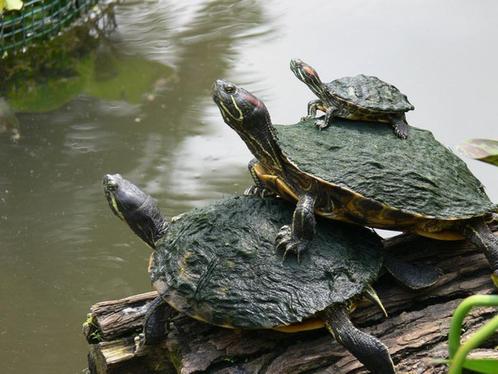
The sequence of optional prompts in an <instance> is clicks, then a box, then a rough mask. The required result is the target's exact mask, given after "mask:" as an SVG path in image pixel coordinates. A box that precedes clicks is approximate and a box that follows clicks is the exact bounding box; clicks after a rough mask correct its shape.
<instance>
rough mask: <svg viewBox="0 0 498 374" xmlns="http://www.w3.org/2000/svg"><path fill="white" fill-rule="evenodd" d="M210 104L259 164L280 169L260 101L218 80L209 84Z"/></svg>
mask: <svg viewBox="0 0 498 374" xmlns="http://www.w3.org/2000/svg"><path fill="white" fill-rule="evenodd" d="M213 100H214V102H215V103H216V105H218V108H219V109H220V112H221V115H222V117H223V119H224V120H225V123H226V124H227V125H228V126H230V127H231V128H232V129H234V130H235V131H236V132H237V133H238V134H239V136H240V137H241V138H242V140H243V141H244V142H245V143H246V145H247V147H248V148H249V150H250V151H251V152H252V154H253V155H254V156H255V157H256V158H257V159H258V160H259V161H261V162H263V163H265V164H266V165H267V166H271V165H274V166H277V167H279V166H281V150H280V147H279V146H278V144H277V140H276V135H275V133H274V129H273V126H272V124H271V119H270V114H269V113H268V109H266V106H265V104H264V103H263V102H262V101H261V100H260V99H258V98H257V97H256V96H254V95H253V94H252V93H250V92H248V91H246V90H244V89H243V88H241V87H238V86H236V85H235V84H233V83H230V82H227V81H224V80H221V79H218V80H217V81H216V82H214V84H213ZM275 164H277V165H275Z"/></svg>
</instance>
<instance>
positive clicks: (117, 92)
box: [0, 0, 270, 373]
mask: <svg viewBox="0 0 498 374" xmlns="http://www.w3.org/2000/svg"><path fill="white" fill-rule="evenodd" d="M170 3H171V2H166V1H158V2H153V3H149V2H147V4H146V5H144V4H141V5H140V4H128V5H123V6H122V7H117V8H116V20H117V23H118V29H117V31H116V32H115V33H114V34H112V35H111V36H110V38H109V40H107V41H101V43H100V45H99V46H98V48H97V49H96V51H93V52H92V53H91V54H90V55H88V56H85V57H83V58H82V59H81V60H80V61H79V62H78V67H77V71H78V72H79V73H80V74H79V75H78V76H76V77H72V78H71V82H69V83H68V81H66V82H62V85H63V86H64V87H66V88H67V87H68V86H70V89H71V92H70V93H69V95H70V98H69V101H68V102H67V100H66V98H63V99H61V102H64V101H66V103H65V104H63V105H62V106H61V107H59V108H57V109H53V108H52V107H51V106H50V105H49V106H45V109H49V111H45V112H43V111H42V112H33V110H31V111H30V112H23V113H19V112H18V113H17V118H18V119H19V122H20V131H21V134H22V137H21V139H20V140H19V142H18V143H17V144H13V143H12V142H11V141H9V139H8V138H7V137H5V136H2V137H0V142H1V146H0V159H1V160H3V161H2V164H1V165H0V237H1V238H2V239H0V240H1V247H2V250H1V252H0V263H2V271H1V272H0V291H1V294H2V299H3V300H9V302H8V303H6V304H5V303H3V304H4V305H3V306H2V313H1V314H0V325H1V326H2V328H1V331H0V334H1V336H2V337H1V339H2V341H8V342H9V344H8V346H7V347H5V346H4V348H3V349H2V352H1V353H0V360H1V361H2V362H3V363H4V366H3V367H4V369H7V372H9V373H26V372H52V373H55V372H61V373H62V372H64V373H67V372H78V371H79V370H81V369H82V368H83V367H84V366H85V361H84V360H85V353H84V352H85V345H84V342H83V339H82V337H81V335H80V332H79V329H80V326H81V323H82V319H83V318H84V315H85V313H86V311H87V310H88V307H89V305H90V304H92V303H93V302H95V301H97V300H101V299H103V298H107V297H116V296H120V295H121V296H124V295H126V294H129V293H132V292H138V291H141V290H147V289H148V288H149V287H150V285H149V282H148V281H147V277H146V273H145V268H146V257H147V256H148V253H147V251H146V250H145V247H144V246H143V244H142V243H139V242H138V240H137V239H134V238H133V237H132V236H131V235H130V234H129V233H128V232H127V230H126V227H125V225H121V224H120V223H119V222H117V221H116V220H115V218H114V217H112V215H111V214H110V213H109V211H108V207H107V206H106V203H105V201H104V198H103V194H102V188H101V183H100V180H101V178H102V176H103V174H105V173H107V172H120V173H122V174H124V175H126V176H127V177H128V178H130V179H132V180H134V181H135V182H137V183H138V184H140V185H141V186H143V187H145V189H146V190H148V192H151V193H154V195H155V196H156V197H158V199H159V200H160V201H161V205H162V206H164V207H167V208H168V209H167V210H166V211H167V213H168V214H170V215H172V214H177V213H180V212H181V211H184V210H186V209H188V208H189V207H191V206H192V203H191V201H194V204H195V202H198V203H199V202H203V201H206V200H209V199H211V198H212V197H215V196H221V195H222V194H223V193H232V192H233V191H234V187H233V186H234V180H235V181H238V180H242V181H247V182H248V180H249V178H248V177H247V175H246V173H245V171H236V172H235V174H234V173H233V172H232V173H231V174H230V178H227V179H226V181H224V182H222V183H220V182H219V181H218V180H219V178H215V179H216V180H217V181H215V182H214V184H215V185H216V186H215V187H210V188H209V187H207V189H208V190H209V189H211V190H212V191H211V192H210V194H207V195H203V194H202V191H201V193H200V194H199V193H198V192H195V191H194V192H193V191H189V190H188V189H182V190H177V185H178V183H177V182H176V181H175V180H176V179H177V178H179V177H180V176H178V175H177V174H176V173H175V172H174V171H175V170H178V169H181V167H182V166H181V165H182V162H181V160H178V159H177V158H176V157H175V154H176V153H177V152H178V148H179V147H181V146H182V142H183V141H184V140H185V138H188V137H192V136H195V135H199V134H206V133H207V132H209V131H210V130H209V128H208V127H207V126H206V125H205V121H204V120H203V116H204V115H205V111H206V106H208V105H209V106H210V105H211V100H210V87H211V84H212V82H213V81H214V80H215V79H216V78H218V77H220V76H224V75H225V74H227V71H228V70H229V69H230V67H231V65H232V63H233V61H234V58H235V56H236V54H237V52H236V51H235V50H234V47H235V46H236V45H237V44H238V43H239V42H240V41H241V40H242V39H243V38H244V37H247V36H248V35H251V29H253V28H254V25H259V24H266V23H268V20H266V19H265V16H264V12H263V10H262V9H261V8H260V6H259V3H258V2H255V1H248V2H233V1H226V0H219V1H206V2H198V4H196V5H195V6H194V9H191V7H186V6H185V7H178V6H177V7H176V8H175V6H173V5H171V4H170ZM175 12H178V13H175ZM132 19H134V21H137V22H131V21H132ZM151 19H152V21H151ZM126 20H128V21H129V23H126V22H125V21H126ZM140 28H142V29H141V30H140ZM257 30H258V32H261V30H259V29H257ZM269 30H270V29H269V28H268V32H270V31H269ZM253 37H257V35H254V36H253ZM104 43H105V44H104ZM135 47H136V48H135ZM113 62H114V63H113ZM104 64H105V65H104ZM158 65H159V67H160V68H159V69H157V67H158ZM100 67H101V68H102V69H100ZM161 67H162V68H161ZM95 69H97V70H95ZM154 69H155V70H154ZM145 70H147V71H146V72H145ZM151 70H153V73H151ZM140 73H143V74H142V75H141V74H140ZM116 76H117V77H118V78H119V79H117V78H116ZM123 80H125V82H124V83H125V84H124V85H122V86H119V85H118V84H119V82H122V81H123ZM131 80H133V82H131V84H130V82H129V81H131ZM147 80H151V81H150V82H148V81H147ZM144 81H147V82H146V83H147V84H145V85H144V84H143V82H144ZM59 83H60V82H59ZM70 83H72V86H71V84H70ZM141 84H142V85H141ZM140 85H141V86H140ZM137 87H138V88H137ZM130 89H133V90H134V91H133V92H132V93H131V94H130ZM47 92H48V95H49V94H50V91H43V90H41V91H40V93H39V95H38V96H36V95H35V96H34V97H35V99H33V102H32V103H29V104H30V105H31V108H33V107H36V104H38V108H42V107H43V106H42V105H41V104H40V102H41V100H42V99H46V96H47ZM50 98H51V97H50ZM16 100H17V101H16ZM37 100H38V102H37ZM13 101H14V102H15V103H16V105H17V106H18V107H22V106H23V105H24V107H25V108H29V107H30V106H29V105H28V104H27V101H26V100H25V101H24V102H23V101H22V97H21V98H19V97H16V98H14V100H13ZM42 109H43V108H42ZM194 168H196V169H198V170H199V171H203V165H201V164H198V165H195V167H194ZM247 182H242V186H241V187H240V188H239V189H240V190H242V189H243V187H244V186H245V183H247ZM206 183H207V185H209V184H210V183H209V181H207V182H206ZM202 184H204V181H203V182H202ZM224 191H225V192H224ZM120 238H121V239H120ZM116 247H117V248H116ZM28 352H29V353H28ZM28 356H31V357H33V359H27V357H28ZM35 357H36V358H35ZM5 365H6V366H5Z"/></svg>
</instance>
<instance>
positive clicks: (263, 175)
mask: <svg viewBox="0 0 498 374" xmlns="http://www.w3.org/2000/svg"><path fill="white" fill-rule="evenodd" d="M286 161H287V162H288V163H289V164H290V165H292V166H293V167H294V168H296V170H298V171H299V172H300V173H302V174H304V175H306V176H307V177H309V178H312V179H314V180H316V181H318V182H319V183H320V184H322V185H325V186H328V187H329V188H337V189H341V190H344V191H347V192H349V193H350V194H351V195H352V201H353V200H357V199H364V200H372V201H375V202H376V203H378V204H380V205H381V206H382V211H383V212H389V211H398V212H404V213H406V214H409V215H411V216H412V217H413V221H412V222H406V220H405V221H403V222H402V223H403V225H396V223H394V224H393V223H392V222H393V221H391V223H390V222H387V223H386V220H385V219H384V218H385V216H386V215H385V214H382V217H383V218H382V219H381V220H380V221H378V220H374V217H370V218H369V220H370V222H372V223H373V224H374V225H376V226H379V228H386V229H389V228H390V227H392V228H393V229H396V227H400V226H405V224H404V223H406V226H407V227H403V231H411V232H416V233H417V234H419V235H422V236H427V237H430V238H441V239H440V240H459V239H461V238H462V237H461V236H460V235H458V234H457V233H449V230H444V232H441V234H438V233H436V232H429V230H427V229H423V228H420V227H417V223H422V222H424V221H425V222H427V221H431V220H441V221H461V220H464V219H467V218H472V217H471V216H469V217H445V218H444V219H438V218H437V217H435V216H432V215H423V214H421V213H416V212H412V211H403V210H401V209H398V208H394V207H392V206H389V205H387V204H384V203H382V202H379V201H376V200H373V199H369V198H367V197H365V196H364V195H362V194H360V193H358V192H355V191H353V190H352V189H350V188H348V187H346V186H339V185H336V184H334V183H332V182H329V181H326V180H324V179H322V178H320V177H318V176H316V175H312V174H309V173H307V172H305V171H303V170H301V169H300V168H299V167H298V166H297V165H296V164H295V163H294V162H292V161H291V160H290V159H288V158H287V160H286ZM253 170H254V172H255V173H256V175H257V177H258V178H259V179H260V180H261V181H262V182H263V183H265V184H269V185H270V186H272V185H273V186H274V188H275V189H276V191H277V193H278V194H280V195H281V196H282V197H285V198H287V199H289V198H290V199H292V200H294V201H297V200H298V197H297V194H296V193H295V192H294V191H293V190H292V189H291V187H290V186H289V185H288V184H287V183H286V182H285V180H284V179H283V178H282V177H279V176H276V175H272V174H268V173H267V171H266V170H265V168H264V166H263V165H261V163H260V162H258V163H257V164H256V165H254V167H253ZM346 208H348V209H349V208H351V207H346ZM351 209H352V211H353V212H358V210H357V209H356V208H351ZM341 210H342V209H336V210H335V211H334V212H332V213H325V214H324V212H323V211H321V210H319V209H315V212H316V214H318V215H320V216H324V217H327V218H333V219H337V220H340V221H344V222H349V223H355V222H354V221H352V220H351V219H349V218H348V217H347V216H345V215H344V214H343V213H342V212H341ZM358 213H360V212H358ZM361 216H362V217H364V214H361ZM366 218H368V216H367V217H366ZM429 224H430V222H429ZM367 225H368V223H367ZM410 226H412V228H410ZM413 226H415V227H413Z"/></svg>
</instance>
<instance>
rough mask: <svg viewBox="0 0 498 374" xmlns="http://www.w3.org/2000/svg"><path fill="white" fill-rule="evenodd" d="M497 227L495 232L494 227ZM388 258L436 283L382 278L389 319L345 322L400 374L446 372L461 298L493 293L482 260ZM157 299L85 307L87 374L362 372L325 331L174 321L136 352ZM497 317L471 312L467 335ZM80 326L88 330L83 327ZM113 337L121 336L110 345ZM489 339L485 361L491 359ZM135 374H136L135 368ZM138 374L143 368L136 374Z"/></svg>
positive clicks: (420, 247)
mask: <svg viewBox="0 0 498 374" xmlns="http://www.w3.org/2000/svg"><path fill="white" fill-rule="evenodd" d="M494 229H495V230H496V227H495V228H494ZM385 246H386V249H387V250H388V251H393V253H395V254H396V255H397V256H399V257H401V258H404V259H409V260H411V261H415V262H421V263H426V264H433V265H437V266H438V267H439V268H440V269H441V273H442V276H441V278H440V280H439V281H438V282H437V284H436V285H434V286H433V287H431V288H430V289H429V290H425V291H418V292H413V291H409V290H406V289H405V288H403V287H401V286H399V285H398V284H396V283H395V282H394V281H393V280H392V278H390V277H389V276H388V275H385V276H383V277H382V278H381V279H380V280H379V281H378V282H377V283H376V284H375V288H376V290H377V292H378V294H379V296H380V297H381V299H382V301H383V303H384V305H385V307H386V309H387V311H388V313H389V315H390V317H389V318H387V319H386V318H384V317H383V315H382V313H381V312H380V311H379V310H378V308H376V307H375V306H373V305H367V304H365V305H361V306H360V307H359V308H358V309H357V310H356V311H355V312H354V313H353V315H352V319H353V321H354V322H355V324H356V325H358V326H359V327H361V328H362V329H363V330H364V331H367V332H369V333H371V334H373V335H375V336H377V337H379V338H380V339H381V340H382V341H383V342H384V343H385V344H386V345H387V346H388V348H389V351H390V352H391V355H392V357H393V360H394V362H395V364H396V368H397V370H398V372H399V373H409V374H415V373H417V374H428V373H445V372H446V371H447V368H446V367H445V366H444V365H441V364H434V362H433V360H434V359H437V358H440V359H441V358H443V359H444V358H446V357H447V339H448V337H447V334H448V327H449V321H450V319H451V315H452V313H453V310H454V309H455V307H456V306H457V305H458V304H459V303H460V302H461V300H462V299H463V298H465V297H467V296H470V295H472V294H475V293H481V294H489V293H492V292H494V288H493V286H492V283H491V281H490V278H489V273H490V271H489V267H488V264H487V262H486V260H485V258H484V256H483V255H482V254H481V253H479V252H477V251H476V250H475V249H474V248H473V247H472V245H471V244H469V243H466V242H463V241H462V242H442V241H435V240H430V239H426V238H421V237H415V238H414V237H413V236H407V235H403V236H400V237H396V238H393V239H390V240H387V241H386V243H385ZM155 296H156V293H155V292H149V293H146V294H141V295H136V296H132V297H129V298H126V299H122V300H116V301H106V302H102V303H98V304H95V305H94V306H93V307H92V308H91V319H90V321H91V323H90V325H91V326H87V328H86V329H84V333H85V336H86V337H87V340H88V341H89V342H93V343H95V338H99V339H101V340H103V341H102V342H100V343H96V344H92V345H91V348H90V353H89V369H90V372H91V373H98V374H104V373H105V374H107V373H130V374H132V373H137V374H141V373H145V372H146V373H176V372H179V373H182V374H188V373H198V372H206V371H208V372H211V373H224V374H228V373H266V374H270V373H303V372H306V373H364V372H365V370H364V369H363V368H362V365H361V364H360V363H359V362H358V361H357V360H356V359H355V358H354V357H353V356H352V355H351V354H349V352H347V351H345V350H344V348H342V347H341V346H340V345H338V344H337V343H336V342H335V341H334V340H333V338H332V337H331V336H330V335H329V334H328V333H327V332H326V331H325V330H317V331H311V332H306V333H298V334H285V333H279V332H276V331H268V330H254V331H239V330H229V329H223V328H218V327H214V326H211V325H208V324H205V323H201V322H198V321H194V320H192V319H190V318H188V317H186V316H183V315H176V316H175V317H174V318H173V320H172V323H171V325H170V331H169V334H168V336H167V339H165V341H163V342H162V343H161V344H159V345H157V346H154V347H149V348H147V349H145V350H144V351H140V352H135V345H134V341H133V339H132V336H133V335H134V334H136V332H137V331H139V330H140V329H141V324H142V323H143V317H144V312H145V310H146V307H147V304H148V303H149V302H150V301H151V300H152V299H153V298H154V297H155ZM494 313H496V310H495V309H494V308H481V309H476V310H473V311H472V313H471V314H470V315H469V316H468V318H467V319H466V320H465V329H466V334H465V335H464V337H465V336H468V335H469V334H471V333H472V332H473V331H475V330H476V329H477V328H479V327H480V326H482V325H483V324H484V323H485V322H486V321H487V320H489V319H490V318H491V317H492V316H493V315H494ZM87 325H88V324H87ZM119 337H121V338H120V339H118V338H119ZM496 344H498V338H494V339H491V340H490V341H489V342H488V344H487V346H486V347H484V348H489V350H487V351H484V352H485V354H487V355H488V357H489V355H492V356H494V357H497V358H498V351H497V350H493V349H492V348H493V347H494V346H496ZM140 370H142V371H140ZM144 370H145V371H144Z"/></svg>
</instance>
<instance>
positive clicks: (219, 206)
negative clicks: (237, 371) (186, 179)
mask: <svg viewBox="0 0 498 374" xmlns="http://www.w3.org/2000/svg"><path fill="white" fill-rule="evenodd" d="M293 210H294V206H293V205H290V204H288V203H286V202H284V201H282V200H278V199H274V198H265V199H262V198H259V197H248V196H241V197H235V198H230V199H225V200H221V201H219V202H216V203H214V204H211V205H209V206H207V207H205V208H201V209H194V210H192V211H190V212H188V213H185V214H184V215H181V216H180V218H178V219H177V220H174V222H172V224H171V226H170V227H169V229H168V232H167V234H166V235H165V237H164V238H163V239H162V240H161V241H160V242H159V243H158V245H157V249H156V250H155V252H154V254H153V263H152V267H151V271H150V276H151V279H152V282H153V284H154V285H155V286H156V288H157V289H158V290H159V291H160V292H161V293H163V296H164V299H165V300H166V301H168V302H169V303H170V304H171V305H172V306H173V307H175V308H176V309H178V310H180V311H182V312H184V313H186V314H188V315H190V316H192V317H194V318H198V319H202V320H205V321H208V322H210V323H212V324H215V325H220V326H230V327H238V328H271V327H276V326H282V325H288V324H292V323H297V322H300V321H302V320H303V319H306V318H309V317H311V316H313V315H314V314H315V313H316V312H318V311H322V310H324V309H325V308H326V307H327V306H329V305H331V304H333V303H343V302H345V301H347V300H349V299H351V298H352V297H354V296H358V295H360V294H361V293H362V292H363V290H364V288H365V287H366V285H368V284H369V283H370V282H372V281H373V280H375V279H376V277H377V275H378V272H379V270H380V267H381V263H382V254H381V249H382V248H381V247H382V246H381V242H380V239H379V238H378V236H377V235H376V234H374V233H372V232H371V231H370V230H368V229H365V228H362V227H356V226H352V225H347V224H343V223H339V222H334V221H330V220H323V221H321V220H319V222H318V225H317V234H316V237H315V238H314V239H313V241H312V243H311V244H310V246H309V249H308V251H307V252H306V253H305V254H304V255H303V256H302V259H301V263H299V264H298V263H297V261H296V259H295V256H288V258H286V259H285V261H283V260H282V253H281V252H278V253H277V252H275V248H274V241H275V236H276V235H277V232H278V231H279V229H280V227H281V226H282V225H284V224H288V223H289V222H291V220H292V212H293ZM158 284H159V285H160V286H159V287H158Z"/></svg>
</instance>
